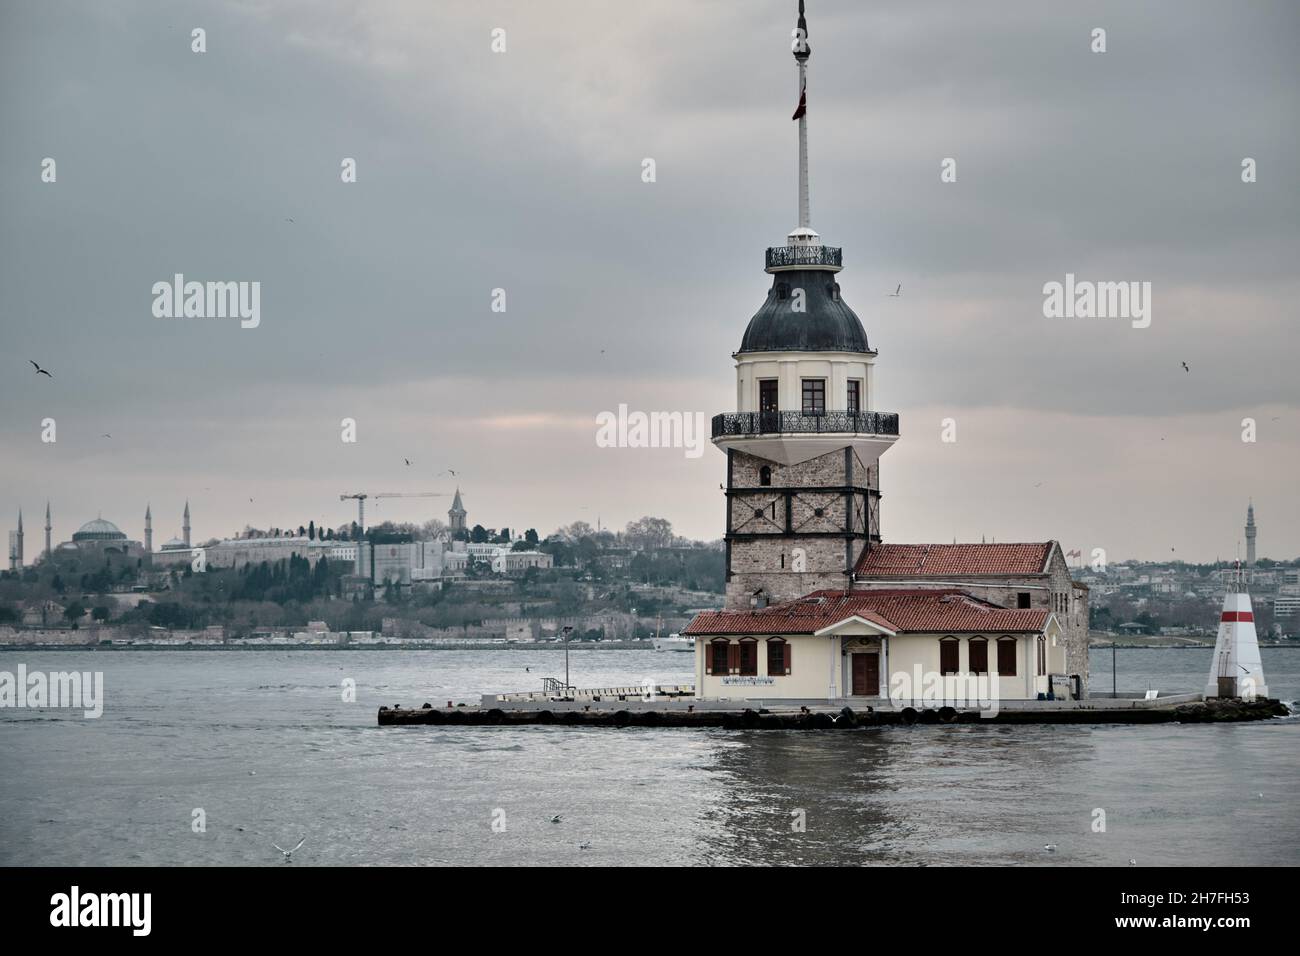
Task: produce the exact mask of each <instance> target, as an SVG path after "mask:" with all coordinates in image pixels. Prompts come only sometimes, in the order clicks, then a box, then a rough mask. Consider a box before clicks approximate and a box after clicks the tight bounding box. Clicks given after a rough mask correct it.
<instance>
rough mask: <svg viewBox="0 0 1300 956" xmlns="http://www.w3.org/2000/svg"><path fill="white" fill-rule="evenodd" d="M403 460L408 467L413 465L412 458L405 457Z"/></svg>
mask: <svg viewBox="0 0 1300 956" xmlns="http://www.w3.org/2000/svg"><path fill="white" fill-rule="evenodd" d="M402 461H404V462H406V467H408V468H409V467H411V459H409V458H403V459H402Z"/></svg>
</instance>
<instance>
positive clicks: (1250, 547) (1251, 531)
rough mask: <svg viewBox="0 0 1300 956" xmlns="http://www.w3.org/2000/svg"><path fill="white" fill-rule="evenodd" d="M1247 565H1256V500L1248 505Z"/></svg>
mask: <svg viewBox="0 0 1300 956" xmlns="http://www.w3.org/2000/svg"><path fill="white" fill-rule="evenodd" d="M1246 567H1247V568H1249V569H1252V570H1253V569H1254V567H1255V502H1254V501H1251V502H1250V503H1249V504H1248V505H1247V506H1246Z"/></svg>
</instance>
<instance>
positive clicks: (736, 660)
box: [727, 644, 740, 674]
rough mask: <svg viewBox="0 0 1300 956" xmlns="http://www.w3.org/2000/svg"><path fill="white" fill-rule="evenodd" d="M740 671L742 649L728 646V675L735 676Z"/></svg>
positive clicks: (733, 645) (734, 645)
mask: <svg viewBox="0 0 1300 956" xmlns="http://www.w3.org/2000/svg"><path fill="white" fill-rule="evenodd" d="M739 670H740V647H739V646H738V645H736V644H728V645H727V673H728V674H735V673H737V672H739Z"/></svg>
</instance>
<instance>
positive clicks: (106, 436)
mask: <svg viewBox="0 0 1300 956" xmlns="http://www.w3.org/2000/svg"><path fill="white" fill-rule="evenodd" d="M103 437H105V438H112V437H113V436H112V435H110V434H109V433H108V432H104V436H103Z"/></svg>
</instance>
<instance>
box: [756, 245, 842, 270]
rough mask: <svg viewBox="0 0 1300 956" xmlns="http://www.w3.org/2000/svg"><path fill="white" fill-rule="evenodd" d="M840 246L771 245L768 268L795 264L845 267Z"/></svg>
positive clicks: (788, 266)
mask: <svg viewBox="0 0 1300 956" xmlns="http://www.w3.org/2000/svg"><path fill="white" fill-rule="evenodd" d="M840 253H841V249H840V247H839V246H769V247H768V250H767V268H769V269H782V268H790V267H794V266H834V267H835V268H837V269H839V268H842V267H843V263H842V262H841V259H842V258H843V257H842V256H841V254H840Z"/></svg>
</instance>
